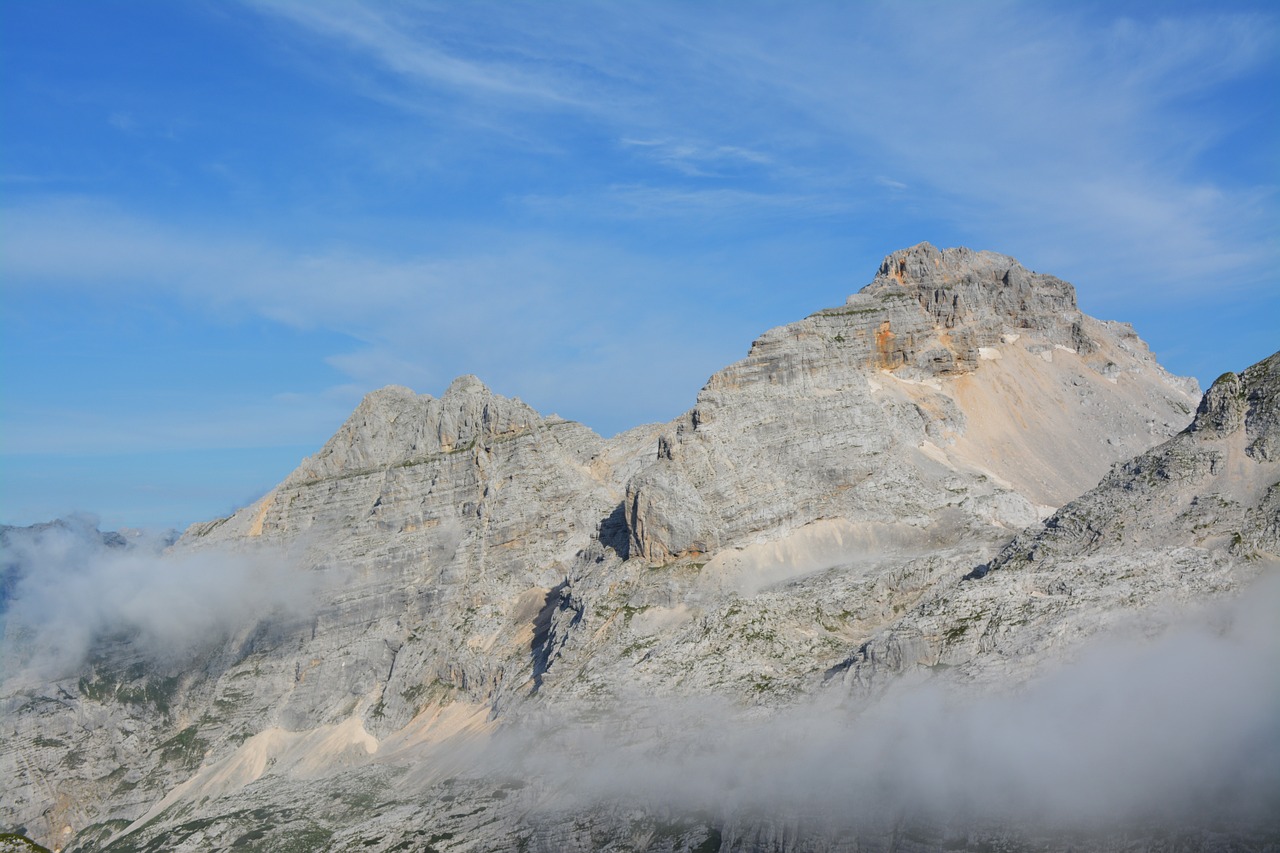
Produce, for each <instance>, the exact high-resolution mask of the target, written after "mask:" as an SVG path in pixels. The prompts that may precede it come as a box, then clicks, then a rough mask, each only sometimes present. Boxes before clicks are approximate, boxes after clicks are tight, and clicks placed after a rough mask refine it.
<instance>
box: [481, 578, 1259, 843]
mask: <svg viewBox="0 0 1280 853" xmlns="http://www.w3.org/2000/svg"><path fill="white" fill-rule="evenodd" d="M1277 614H1280V579H1277V578H1271V579H1269V580H1268V581H1267V582H1264V583H1262V584H1259V585H1256V586H1255V587H1254V588H1253V589H1250V590H1246V591H1245V594H1244V595H1242V596H1241V597H1240V598H1238V599H1237V600H1235V601H1234V602H1232V603H1230V604H1223V605H1221V606H1215V607H1210V608H1206V609H1203V610H1201V611H1200V612H1198V613H1196V614H1195V615H1194V616H1190V617H1184V618H1182V619H1181V620H1180V621H1179V622H1178V623H1176V624H1174V625H1172V626H1170V627H1169V628H1168V629H1167V630H1165V631H1164V632H1163V633H1162V634H1161V635H1160V636H1158V637H1156V638H1155V639H1151V640H1144V639H1142V638H1141V637H1137V636H1132V635H1130V636H1127V637H1124V638H1121V637H1116V636H1111V637H1109V638H1106V639H1100V640H1098V641H1096V642H1094V643H1092V644H1091V645H1090V647H1089V648H1088V649H1087V650H1085V652H1084V654H1083V655H1081V656H1080V657H1079V658H1078V659H1077V660H1076V661H1075V662H1074V663H1072V664H1070V665H1065V666H1063V667H1061V668H1060V669H1058V670H1056V671H1054V672H1052V673H1049V674H1047V675H1045V676H1043V677H1040V678H1038V679H1036V680H1035V681H1033V682H1031V683H1029V684H1025V685H1023V686H1021V687H1019V688H1017V689H1012V690H1007V691H1005V692H1001V693H994V692H988V693H982V692H977V691H975V690H974V689H973V688H972V687H971V686H970V687H965V686H963V685H958V684H955V683H950V682H948V681H947V679H946V678H945V676H941V677H935V678H933V679H931V680H930V682H929V683H926V684H923V685H916V686H913V687H905V688H903V689H899V690H897V691H894V692H891V693H889V694H888V695H886V696H882V697H880V699H878V700H876V701H875V702H874V703H871V704H869V705H867V704H860V703H857V702H855V701H853V700H852V699H851V697H849V696H848V695H846V694H843V693H840V694H839V695H837V692H836V691H834V690H832V691H827V692H825V693H823V694H820V695H819V696H818V697H817V698H816V699H814V700H813V701H811V702H809V703H808V704H805V705H803V706H801V707H798V708H793V709H791V710H788V711H785V712H782V713H780V714H777V715H767V714H762V713H761V712H760V710H759V709H757V710H755V711H744V710H743V709H740V708H734V707H731V706H729V705H728V704H726V703H723V702H718V701H715V700H710V699H708V700H705V701H687V700H680V701H662V700H655V699H653V698H646V697H642V696H636V697H632V698H630V699H627V700H624V701H623V702H621V703H619V704H618V705H617V706H616V707H613V708H611V709H609V710H607V711H603V712H602V711H601V710H600V709H598V708H596V709H593V710H592V711H590V712H586V713H584V714H583V715H582V716H581V717H580V718H579V719H577V720H575V721H574V722H573V723H572V724H569V723H566V722H565V721H564V720H563V718H559V717H557V716H556V715H554V714H551V713H549V714H548V716H547V718H546V719H545V720H542V721H539V722H534V723H529V724H526V725H522V726H520V727H518V728H516V729H513V730H509V731H507V732H506V733H505V734H504V736H503V737H502V738H500V739H499V741H498V743H499V747H498V748H497V749H496V750H495V752H494V753H493V755H492V756H491V765H490V767H489V769H490V770H492V771H495V772H505V773H510V774H513V775H518V776H521V777H524V778H530V779H535V780H538V782H539V784H540V785H542V786H543V787H544V788H545V789H550V790H559V791H563V792H565V793H564V797H563V802H553V803H552V807H559V806H560V805H565V806H570V805H571V804H577V805H581V804H582V803H584V802H590V803H599V802H605V801H613V802H618V803H622V804H626V805H628V806H632V805H634V806H636V807H642V808H645V809H646V810H651V811H654V812H657V813H668V814H680V813H683V814H696V813H702V814H704V815H713V816H715V819H717V820H722V821H727V822H732V821H733V820H734V819H735V818H736V819H738V820H742V819H749V820H752V821H755V820H762V819H765V820H767V819H777V820H787V821H798V822H800V823H801V824H802V825H808V826H810V827H824V826H825V827H827V828H835V829H839V828H842V827H843V828H857V827H877V826H879V827H884V826H888V825H897V824H898V823H900V822H901V821H904V820H907V821H920V822H924V823H927V824H932V825H934V826H943V827H954V826H962V827H963V826H973V825H981V824H984V823H1000V824H1008V823H1010V822H1013V823H1015V824H1017V825H1021V826H1024V827H1028V828H1030V829H1034V830H1045V829H1048V830H1064V831H1075V830H1081V829H1084V830H1092V829H1098V828H1102V829H1106V828H1115V827H1124V826H1134V825H1137V826H1146V827H1153V826H1154V827H1159V828H1169V829H1177V828H1180V827H1182V828H1199V827H1205V826H1219V827H1222V826H1225V827H1251V826H1257V825H1262V824H1267V823H1268V822H1271V823H1274V822H1275V821H1276V817H1275V816H1277V815H1280V625H1278V624H1277V618H1276V617H1277ZM1268 825H1269V824H1268ZM1274 828H1275V829H1280V826H1278V827H1274Z"/></svg>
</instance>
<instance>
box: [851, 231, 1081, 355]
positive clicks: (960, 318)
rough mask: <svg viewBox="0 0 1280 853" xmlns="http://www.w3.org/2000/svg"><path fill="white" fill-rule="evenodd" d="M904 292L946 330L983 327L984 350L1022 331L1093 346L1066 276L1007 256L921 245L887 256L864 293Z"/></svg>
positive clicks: (853, 299)
mask: <svg viewBox="0 0 1280 853" xmlns="http://www.w3.org/2000/svg"><path fill="white" fill-rule="evenodd" d="M900 292H907V293H910V294H912V295H914V296H915V298H916V300H917V301H918V302H919V304H920V307H921V308H923V309H924V310H925V312H926V313H927V314H928V315H929V316H930V317H931V318H932V319H933V321H934V323H935V324H936V325H937V326H939V327H941V328H943V329H954V328H956V327H957V326H965V325H969V324H976V325H977V326H979V329H977V330H975V333H976V334H977V335H978V337H979V338H981V340H979V341H977V343H978V344H979V345H980V346H981V345H990V344H992V343H994V342H996V341H997V340H998V338H999V335H1000V334H1001V332H1002V331H1006V330H1008V331H1016V330H1019V329H1028V330H1035V331H1039V332H1041V333H1046V334H1056V336H1057V337H1062V338H1064V340H1062V341H1061V342H1062V343H1073V344H1074V345H1075V348H1076V349H1087V348H1088V346H1089V343H1088V342H1087V339H1086V338H1085V337H1084V336H1083V334H1082V332H1080V330H1079V325H1078V324H1079V322H1080V319H1081V315H1080V311H1079V309H1078V308H1077V306H1076V292H1075V288H1074V287H1072V286H1071V285H1070V284H1068V283H1067V282H1065V281H1063V280H1062V279H1060V278H1056V277H1054V276H1051V275H1043V274H1041V273H1035V272H1031V271H1030V270H1028V269H1027V268H1026V267H1024V266H1022V264H1020V263H1018V261H1017V260H1015V259H1014V258H1011V257H1008V256H1007V255H1001V254H997V253H995V252H975V251H973V250H971V249H966V248H963V247H961V248H954V249H943V250H941V251H940V250H938V249H936V248H934V247H933V246H932V245H930V244H929V243H920V244H918V245H916V246H912V247H911V248H909V249H902V250H900V251H897V252H894V253H893V254H891V255H889V256H888V257H886V258H885V259H884V262H883V263H882V264H881V265H880V269H879V270H878V271H877V273H876V277H875V279H874V280H873V281H872V282H871V283H870V284H868V285H867V286H866V287H864V288H863V289H862V290H861V291H860V294H862V295H866V296H884V295H887V294H893V293H900ZM858 303H859V300H858V299H857V295H855V296H853V297H850V299H849V304H858ZM982 332H985V335H984V334H982ZM1064 332H1065V334H1063V333H1064Z"/></svg>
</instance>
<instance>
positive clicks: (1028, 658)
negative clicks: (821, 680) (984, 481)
mask: <svg viewBox="0 0 1280 853" xmlns="http://www.w3.org/2000/svg"><path fill="white" fill-rule="evenodd" d="M1277 401H1280V353H1277V354H1275V355H1273V356H1271V357H1269V358H1267V359H1265V360H1263V361H1261V362H1259V363H1258V364H1255V365H1253V366H1252V367H1250V368H1248V369H1247V370H1245V371H1244V372H1243V373H1241V374H1239V375H1237V374H1234V373H1228V374H1225V375H1223V376H1222V377H1220V378H1219V379H1218V380H1217V381H1216V382H1215V383H1214V384H1213V386H1212V387H1211V388H1210V389H1209V391H1208V392H1207V393H1206V394H1205V395H1204V398H1203V400H1202V401H1201V403H1200V405H1199V407H1198V409H1197V412H1196V416H1195V419H1194V420H1193V422H1192V423H1191V424H1190V425H1189V426H1188V427H1187V428H1186V429H1184V430H1183V431H1182V432H1180V433H1178V434H1177V435H1176V436H1174V437H1173V438H1171V439H1169V440H1168V441H1165V442H1163V443H1161V444H1159V445H1157V446H1156V447H1154V448H1152V449H1150V450H1148V451H1146V452H1145V453H1142V454H1139V455H1138V456H1136V457H1134V458H1133V459H1130V460H1126V461H1124V462H1121V463H1117V464H1116V465H1115V466H1114V467H1113V468H1112V469H1111V471H1110V473H1108V474H1107V476H1106V477H1104V478H1103V480H1102V482H1100V483H1099V484H1098V485H1097V486H1095V487H1094V488H1093V489H1090V490H1089V491H1088V492H1086V493H1085V494H1083V495H1081V496H1080V497H1078V498H1077V499H1075V500H1073V501H1071V502H1069V503H1068V504H1066V505H1065V506H1063V507H1062V508H1061V509H1060V510H1058V511H1057V512H1055V513H1054V514H1053V515H1052V516H1050V517H1049V518H1047V519H1046V520H1045V521H1044V522H1043V523H1040V524H1035V525H1031V526H1030V527H1028V528H1027V529H1026V530H1024V531H1023V532H1022V533H1020V534H1018V535H1017V536H1016V537H1014V538H1013V540H1012V541H1010V542H1009V543H1008V544H1007V545H1006V546H1005V547H1004V548H1002V549H1001V550H1000V551H999V552H998V553H996V554H995V556H994V558H993V559H991V560H990V561H989V562H987V563H984V564H982V565H980V566H978V567H977V568H975V569H974V570H973V571H972V572H970V573H969V574H967V575H964V576H955V577H953V578H951V579H948V580H946V581H944V582H941V583H939V584H937V585H936V586H935V587H934V588H933V589H932V590H931V591H930V592H929V594H927V595H926V596H924V597H923V598H922V599H921V600H920V601H919V602H918V603H917V604H916V606H915V607H914V608H912V609H911V610H910V611H908V612H906V613H905V614H904V615H903V616H902V618H900V619H897V620H893V621H892V622H889V623H886V625H884V626H883V627H882V628H881V629H879V630H878V631H877V632H876V633H875V634H874V636H873V637H872V638H871V639H869V640H868V641H867V642H866V643H865V644H863V646H862V647H860V648H859V650H858V652H857V653H856V654H855V655H854V656H852V657H851V658H850V659H849V660H848V661H846V662H845V664H844V665H842V667H841V668H840V670H841V673H842V674H841V679H842V682H843V683H845V684H858V685H862V686H864V687H865V686H867V685H870V684H872V683H875V682H877V681H879V682H880V683H883V681H884V679H885V673H886V670H887V671H888V672H889V673H901V672H903V671H905V670H910V669H911V668H913V667H915V666H936V665H938V664H943V665H945V666H948V667H952V668H954V670H953V671H952V672H951V674H952V675H953V676H955V677H962V678H967V679H973V680H978V681H985V682H991V681H1004V682H1008V681H1009V680H1010V679H1015V678H1019V677H1025V676H1026V674H1027V673H1029V672H1031V671H1033V670H1035V669H1036V668H1038V667H1043V666H1044V665H1046V663H1047V662H1051V661H1052V660H1053V659H1054V656H1055V655H1058V654H1060V653H1061V645H1060V643H1061V641H1060V637H1061V636H1062V635H1063V634H1068V635H1072V636H1075V637H1077V638H1083V637H1086V636H1090V635H1093V634H1096V633H1099V632H1103V631H1105V630H1107V628H1108V626H1112V625H1115V624H1117V623H1119V622H1122V621H1124V620H1127V619H1132V618H1133V616H1134V614H1135V613H1136V612H1140V611H1147V612H1159V611H1160V610H1161V609H1164V610H1166V611H1176V610H1177V608H1185V607H1187V606H1191V605H1197V604H1200V605H1203V604H1204V603H1205V602H1208V601H1212V600H1214V599H1215V598H1217V597H1221V596H1223V595H1224V594H1227V593H1230V592H1232V591H1234V590H1236V589H1238V588H1240V587H1241V586H1243V585H1245V584H1247V583H1248V582H1250V581H1251V580H1253V579H1255V578H1257V577H1258V576H1259V575H1262V574H1267V573H1274V572H1275V571H1276V570H1277V569H1280V535H1278V531H1280V460H1277V459H1276V458H1274V457H1273V456H1271V455H1269V448H1271V447H1274V444H1273V442H1274V441H1275V440H1276V438H1277V436H1280V420H1277V418H1276V409H1275V407H1276V404H1277ZM904 642H906V643H907V645H906V648H909V653H907V654H905V655H904V654H903V653H902V650H903V648H904Z"/></svg>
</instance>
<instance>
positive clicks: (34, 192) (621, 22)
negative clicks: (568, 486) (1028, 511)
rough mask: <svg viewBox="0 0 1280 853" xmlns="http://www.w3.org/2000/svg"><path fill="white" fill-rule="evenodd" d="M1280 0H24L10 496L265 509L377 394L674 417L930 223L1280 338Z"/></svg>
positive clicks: (8, 249)
mask: <svg viewBox="0 0 1280 853" xmlns="http://www.w3.org/2000/svg"><path fill="white" fill-rule="evenodd" d="M1278 101H1280V11H1278V10H1276V9H1274V8H1273V7H1272V6H1271V5H1270V4H1267V3H1232V2H1214V3H1159V4H1152V3H1123V2H1120V3H1112V2H1107V3H1102V2H1094V3H1090V2H1061V3H1055V2H1047V1H1046V2H1035V3H1031V2H1028V3H1003V2H995V0H992V2H970V3H930V2H899V3H852V2H850V3H835V2H830V3H827V2H808V3H804V2H802V3H764V2H735V3H728V2H725V3H715V2H705V3H683V2H682V3H675V2H671V3H664V2H646V3H605V2H598V3H595V2H573V1H572V0H565V2H556V3H546V2H515V1H514V0H513V1H512V2H501V3H484V2H468V3H435V2H390V0H386V2H377V3H374V2H367V3H366V2H358V0H349V1H348V2H341V3H326V2H320V0H310V2H289V0H244V1H243V2H235V1H234V0H219V2H213V0H189V1H188V2H183V3H171V2H159V1H158V0H155V1H154V2H153V0H129V2H123V1H122V0H95V2H87V0H85V2H66V0H45V2H35V0H12V1H11V2H6V3H3V4H0V288H2V290H0V293H2V301H0V522H2V523H8V524H28V523H33V522H38V521H43V520H48V519H50V518H54V517H57V516H62V515H66V514H67V513H70V512H77V511H80V512H89V513H93V514H96V515H98V516H99V517H100V519H101V523H102V525H103V527H104V528H115V527H121V526H126V527H179V528H181V527H183V526H185V525H187V524H189V523H191V522H194V521H199V520H206V519H210V518H214V517H218V516H222V515H226V514H228V513H230V512H231V511H232V510H234V509H235V508H237V507H239V506H242V505H245V504H247V503H249V502H251V501H252V500H254V499H256V498H257V497H258V496H259V495H261V494H263V493H264V492H265V491H267V490H268V489H269V488H271V487H272V486H273V485H274V484H275V483H277V482H278V481H279V480H280V479H282V478H283V477H284V476H285V475H286V474H287V473H288V472H289V471H290V470H292V468H293V467H295V466H296V465H297V463H298V462H299V461H300V460H301V459H302V458H303V457H304V456H306V455H308V454H310V453H313V452H314V451H315V450H317V449H318V448H319V447H320V446H321V445H322V444H323V442H324V441H325V440H326V439H327V438H328V436H329V435H331V434H332V432H333V431H334V430H335V429H336V428H337V427H338V425H339V424H341V423H342V421H343V420H344V419H345V418H346V416H347V415H348V414H349V413H350V411H351V410H352V409H353V408H354V407H355V405H356V404H357V403H358V402H359V400H360V399H361V397H362V396H363V395H364V394H365V393H367V392H369V391H371V390H373V389H376V388H379V387H382V386H384V385H387V384H391V383H396V384H402V385H407V386H409V387H411V388H413V389H415V390H416V391H419V392H424V393H432V394H439V393H441V392H443V390H444V388H445V387H447V386H448V384H449V382H450V380H451V379H452V378H453V377H454V376H457V375H460V374H464V373H474V374H476V375H478V376H480V378H481V379H483V380H484V381H485V382H486V384H488V385H489V386H490V387H491V388H492V389H493V390H494V391H495V392H497V393H500V394H504V395H507V396H518V397H520V398H521V399H523V400H524V401H525V402H527V403H529V404H530V405H532V406H533V407H534V408H536V409H538V410H539V411H541V412H543V413H544V414H550V413H553V412H554V413H557V414H559V415H561V416H564V417H568V418H572V419H575V420H579V421H582V422H584V423H586V424H587V425H589V426H591V427H592V428H594V429H595V430H597V431H598V432H600V433H602V434H604V435H606V436H607V435H612V434H614V433H616V432H619V431H621V430H624V429H627V428H629V427H632V426H636V425H639V424H642V423H647V422H654V421H665V420H669V419H671V418H673V417H675V416H677V415H678V414H680V413H681V412H683V411H684V410H686V409H688V408H689V407H690V406H691V405H692V404H693V402H694V399H695V397H696V395H697V392H698V389H699V388H700V387H701V386H702V385H703V384H704V383H705V381H706V379H707V378H708V377H709V376H710V375H711V374H712V373H713V372H715V371H716V370H718V369H719V368H721V367H723V366H725V365H727V364H729V363H731V362H732V361H734V360H736V359H738V358H741V357H742V356H743V355H745V354H746V351H747V349H748V347H749V345H750V343H751V341H752V340H753V339H754V338H755V337H757V336H758V335H759V334H760V333H762V332H763V331H765V330H766V329H768V328H771V327H773V326H777V325H781V324H783V323H787V322H791V321H793V320H797V319H799V318H801V317H804V316H805V315H807V314H809V313H812V312H813V311H816V310H818V309H820V308H824V307H829V306H833V305H838V304H841V303H842V302H843V301H844V299H845V298H846V296H848V295H849V294H850V293H853V292H856V291H857V290H858V289H859V288H861V287H862V286H863V285H864V284H866V283H867V282H869V281H870V280H871V278H872V277H873V275H874V273H875V270H876V267H877V266H878V264H879V262H880V260H881V259H882V258H883V256H884V255H886V254H888V253H890V252H892V251H894V250H896V249H900V248H903V247H906V246H910V245H914V244H915V243H918V242H921V241H926V240H927V241H929V242H931V243H933V244H935V245H937V246H940V247H946V246H957V245H965V246H969V247H971V248H975V249H991V250H994V251H998V252H1002V253H1005V254H1009V255H1012V256H1014V257H1016V258H1018V259H1019V260H1020V261H1022V263H1023V264H1025V265H1026V266H1027V267H1029V268H1031V269H1034V270H1038V271H1041V272H1048V273H1052V274H1054V275H1057V276H1060V277H1062V278H1065V279H1067V280H1068V281H1071V282H1072V283H1073V284H1075V285H1076V287H1077V290H1078V294H1079V301H1080V304H1081V307H1082V308H1083V309H1084V310H1085V311H1086V312H1088V313H1090V314H1092V315H1094V316H1097V317H1101V318H1103V319H1118V320H1125V321H1128V322H1131V323H1133V324H1134V326H1135V327H1136V328H1137V330H1138V332H1139V334H1141V335H1142V336H1143V338H1144V339H1145V340H1147V341H1148V342H1149V343H1150V344H1151V346H1152V349H1153V350H1154V352H1155V353H1156V355H1157V356H1158V357H1159V359H1160V360H1161V362H1162V363H1163V364H1164V365H1165V366H1166V367H1168V368H1169V369H1170V370H1172V371H1173V372H1175V373H1179V374H1183V375H1193V376H1196V377H1197V378H1198V379H1199V380H1200V382H1201V384H1202V385H1207V384H1208V383H1209V382H1211V381H1212V380H1213V379H1214V378H1215V377H1216V376H1217V375H1219V374H1220V373H1222V372H1224V371H1226V370H1240V369H1243V368H1244V367H1246V366H1248V365H1249V364H1252V363H1253V362H1255V361H1257V360H1259V359H1261V358H1263V357H1265V356H1267V355H1269V354H1271V353H1272V352H1274V351H1275V350H1276V348H1277V347H1278V346H1280V335H1278V334H1277V330H1278V329H1280V272H1278V271H1280V199H1278V197H1277V188H1278V187H1280V153H1277V152H1280V117H1278V113H1280V104H1278Z"/></svg>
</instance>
